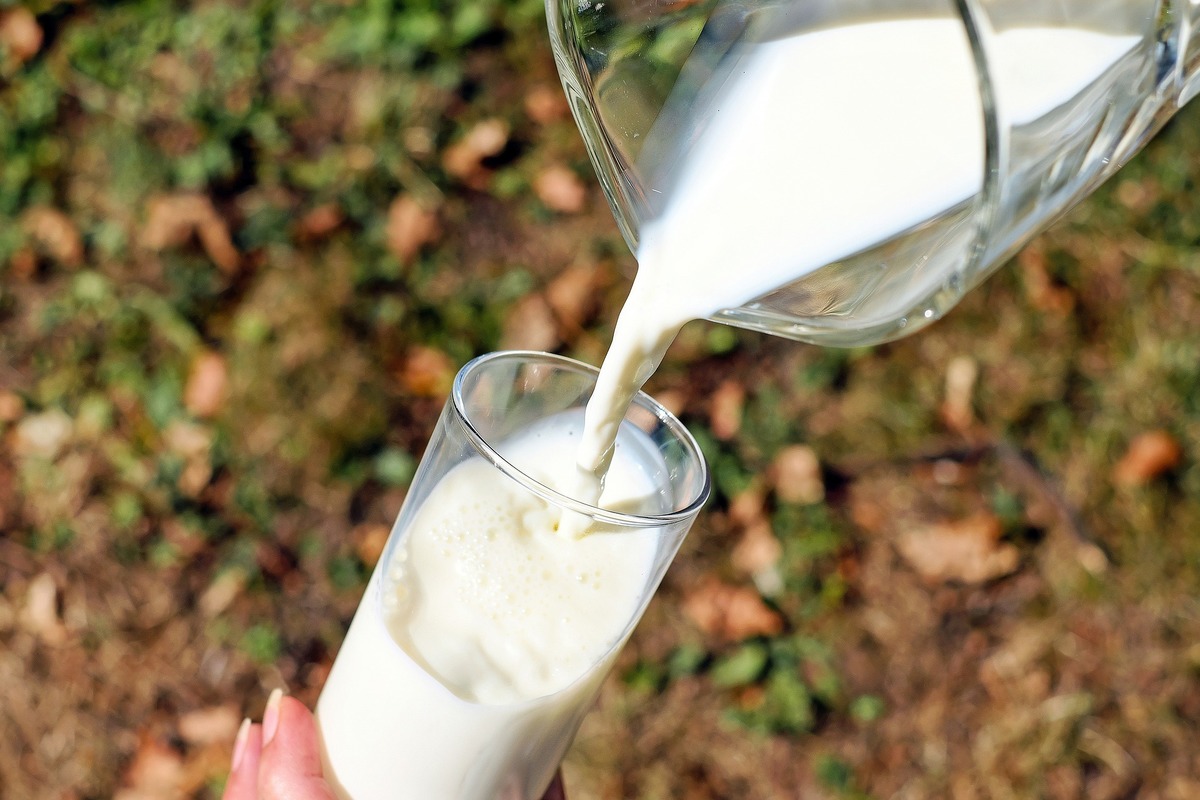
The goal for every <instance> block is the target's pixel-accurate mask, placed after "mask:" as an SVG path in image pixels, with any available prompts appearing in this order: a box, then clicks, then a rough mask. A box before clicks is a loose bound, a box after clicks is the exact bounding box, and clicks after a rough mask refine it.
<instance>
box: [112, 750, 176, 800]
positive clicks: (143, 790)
mask: <svg viewBox="0 0 1200 800" xmlns="http://www.w3.org/2000/svg"><path fill="white" fill-rule="evenodd" d="M183 776H184V768H183V758H182V757H181V756H180V755H179V753H178V752H177V751H176V750H175V749H174V748H172V747H170V746H168V745H166V744H164V743H163V742H160V741H158V740H157V739H154V738H152V737H151V736H150V735H149V734H145V735H143V736H142V739H141V744H140V745H139V746H138V750H137V753H136V754H135V755H134V757H133V762H132V763H131V764H130V765H129V769H128V770H127V771H126V773H125V780H124V785H123V787H122V788H121V789H120V790H119V791H118V792H117V793H116V795H114V800H167V798H176V797H180V796H181V795H182V786H183Z"/></svg>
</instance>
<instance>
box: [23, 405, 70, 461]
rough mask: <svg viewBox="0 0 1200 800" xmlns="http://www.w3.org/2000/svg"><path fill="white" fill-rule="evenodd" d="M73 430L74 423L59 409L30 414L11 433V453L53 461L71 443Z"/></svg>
mask: <svg viewBox="0 0 1200 800" xmlns="http://www.w3.org/2000/svg"><path fill="white" fill-rule="evenodd" d="M74 430H75V423H74V421H73V420H72V419H71V418H70V417H68V416H67V415H66V412H64V411H62V410H61V409H58V408H51V409H48V410H46V411H42V412H40V413H38V414H30V415H28V416H26V417H24V418H23V419H22V420H21V421H20V422H19V423H17V427H16V430H15V431H13V438H12V449H13V453H15V454H16V455H18V456H34V457H37V458H46V459H53V458H55V457H56V456H58V454H59V453H60V452H61V451H62V449H63V448H64V447H66V446H67V443H68V442H70V441H71V436H72V434H73V433H74Z"/></svg>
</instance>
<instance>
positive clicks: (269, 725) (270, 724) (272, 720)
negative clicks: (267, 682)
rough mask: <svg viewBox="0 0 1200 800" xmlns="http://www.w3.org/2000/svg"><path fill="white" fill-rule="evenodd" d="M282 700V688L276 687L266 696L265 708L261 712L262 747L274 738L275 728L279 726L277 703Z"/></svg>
mask: <svg viewBox="0 0 1200 800" xmlns="http://www.w3.org/2000/svg"><path fill="white" fill-rule="evenodd" d="M282 700H283V690H282V689H276V690H275V691H273V692H271V696H270V697H268V698H267V710H266V711H264V712H263V723H262V725H263V747H266V746H267V745H269V744H270V743H271V739H273V738H275V730H276V729H277V728H278V727H279V703H280V701H282Z"/></svg>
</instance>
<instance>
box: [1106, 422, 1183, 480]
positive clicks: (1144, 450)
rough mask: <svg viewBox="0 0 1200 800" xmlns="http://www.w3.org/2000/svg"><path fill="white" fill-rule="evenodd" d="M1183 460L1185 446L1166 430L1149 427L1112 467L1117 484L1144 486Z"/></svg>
mask: <svg viewBox="0 0 1200 800" xmlns="http://www.w3.org/2000/svg"><path fill="white" fill-rule="evenodd" d="M1182 460H1183V448H1182V447H1180V446H1179V442H1178V441H1176V439H1175V437H1173V436H1172V435H1171V434H1169V433H1167V432H1166V431H1162V430H1157V431H1146V432H1145V433H1140V434H1138V435H1137V436H1135V437H1133V441H1131V442H1130V443H1129V449H1127V450H1126V451H1125V455H1123V456H1121V460H1120V461H1118V462H1117V464H1116V466H1115V467H1113V478H1112V479H1113V483H1115V484H1116V485H1117V486H1142V485H1144V484H1147V483H1149V482H1150V481H1152V480H1154V479H1155V478H1157V477H1158V476H1159V475H1162V474H1163V473H1164V472H1168V471H1170V470H1172V469H1174V468H1175V467H1177V466H1179V463H1180V462H1181V461H1182Z"/></svg>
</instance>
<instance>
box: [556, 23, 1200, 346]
mask: <svg viewBox="0 0 1200 800" xmlns="http://www.w3.org/2000/svg"><path fill="white" fill-rule="evenodd" d="M547 16H548V20H549V27H550V37H551V41H552V44H553V47H554V54H555V59H556V61H557V64H558V67H559V72H560V74H561V77H562V81H563V86H564V88H565V90H566V93H567V96H568V99H569V102H570V106H571V109H572V112H573V114H574V116H575V119H576V121H577V123H578V124H579V128H580V131H581V132H582V134H583V138H584V141H585V143H586V144H587V147H588V150H589V153H590V155H591V158H592V162H593V164H594V166H595V168H596V172H597V175H598V177H599V179H600V183H601V185H602V186H603V188H604V191H605V194H606V196H607V197H608V200H609V202H610V204H611V206H612V209H613V213H614V215H615V217H616V219H617V223H618V225H619V227H620V229H621V231H622V233H623V234H624V236H625V238H626V240H627V242H628V243H629V245H630V247H631V249H633V251H634V252H635V253H637V252H638V247H639V244H640V243H641V241H642V240H643V239H644V237H645V235H646V233H647V231H648V230H651V229H652V228H653V227H654V226H655V225H660V224H665V223H664V220H666V219H667V218H668V216H669V214H671V213H673V209H674V208H675V207H676V206H679V205H684V206H686V204H687V203H689V202H690V203H695V202H705V203H710V204H717V205H716V206H715V209H716V211H717V212H720V211H722V210H727V211H728V213H727V214H725V215H722V214H720V213H712V210H709V211H707V212H706V213H704V214H698V213H690V212H688V211H687V209H686V208H684V210H683V211H682V212H680V213H682V214H683V216H684V217H685V219H684V220H683V221H682V223H681V224H682V227H685V228H686V227H687V224H688V219H686V217H688V216H689V214H690V217H691V220H693V222H692V229H691V230H685V231H684V232H683V233H682V237H683V238H689V237H700V238H701V239H703V241H702V242H701V244H699V245H696V244H695V242H693V245H692V249H693V251H698V252H705V253H716V254H717V257H716V258H714V259H713V260H714V263H718V264H725V265H726V269H727V270H728V272H727V275H728V277H727V278H722V280H725V281H727V283H728V285H729V288H730V291H729V292H728V293H727V296H728V297H729V298H734V299H733V300H732V301H731V302H730V304H729V305H728V306H727V307H724V308H721V309H719V310H717V311H715V312H714V313H713V314H712V316H711V319H713V320H715V321H717V322H724V323H728V324H732V325H737V326H741V327H746V328H752V329H757V330H762V331H765V332H767V333H772V334H777V335H781V336H786V337H790V338H794V339H800V340H804V341H810V342H815V343H819V344H828V345H845V346H856V345H864V344H872V343H877V342H881V341H885V340H888V339H894V338H898V337H900V336H903V335H906V334H908V333H912V332H914V331H916V330H918V329H919V328H921V327H923V326H925V325H927V324H929V323H930V322H931V321H933V320H935V319H937V318H939V317H940V316H942V315H943V314H944V313H945V312H946V311H947V310H949V309H950V308H951V307H952V306H954V305H955V304H956V303H957V302H958V301H959V299H960V298H961V297H962V295H963V294H964V293H965V292H966V291H967V290H968V289H970V288H971V287H973V286H975V285H976V284H978V283H979V282H980V281H982V280H983V278H984V277H986V276H987V275H988V274H990V273H991V272H992V271H993V270H994V269H996V268H997V267H998V266H999V265H1000V264H1001V263H1002V262H1003V261H1004V260H1005V259H1007V258H1008V257H1009V256H1010V255H1011V254H1013V253H1014V252H1015V250H1016V249H1018V248H1019V247H1020V246H1021V245H1022V244H1024V243H1026V242H1028V241H1029V239H1030V238H1032V237H1033V236H1034V235H1035V234H1036V233H1038V232H1040V231H1041V230H1043V229H1044V228H1045V227H1047V226H1048V225H1049V224H1051V223H1052V222H1053V221H1055V220H1056V219H1057V218H1058V217H1059V216H1061V215H1062V214H1063V213H1064V212H1065V211H1067V210H1068V209H1069V208H1071V207H1072V206H1074V205H1075V204H1076V203H1077V202H1078V201H1079V200H1080V199H1081V198H1083V197H1085V196H1086V195H1088V194H1089V193H1090V192H1092V191H1093V190H1094V189H1095V188H1096V187H1097V186H1098V185H1099V184H1100V183H1101V182H1102V181H1104V180H1105V179H1106V178H1107V177H1109V176H1110V175H1111V174H1112V173H1113V172H1115V171H1116V170H1117V169H1118V167H1120V166H1121V165H1122V164H1123V163H1125V162H1126V161H1127V160H1128V159H1129V158H1130V157H1132V156H1133V154H1134V153H1136V152H1137V151H1138V150H1139V149H1140V148H1141V146H1142V145H1143V144H1144V143H1145V142H1146V141H1147V140H1148V139H1149V138H1150V137H1151V136H1152V135H1153V134H1154V133H1155V132H1156V131H1157V130H1158V129H1159V128H1160V127H1161V126H1162V125H1163V124H1164V123H1165V122H1166V121H1167V120H1168V119H1169V118H1170V117H1171V115H1172V114H1174V113H1175V111H1176V110H1177V109H1178V108H1179V107H1180V106H1181V105H1182V104H1183V103H1185V102H1187V101H1188V100H1189V99H1191V98H1192V97H1193V96H1194V95H1195V94H1196V93H1197V91H1200V70H1198V69H1197V67H1198V65H1200V36H1197V35H1196V33H1195V31H1196V29H1197V27H1198V25H1200V2H1198V0H1166V1H1164V0H698V1H697V0H675V2H670V1H669V0H668V2H649V0H547ZM934 29H936V31H935V30H934ZM935 39H936V41H935ZM781 46H783V47H786V48H788V49H790V51H791V53H792V55H789V56H787V57H786V58H777V56H778V54H779V52H780V51H781ZM768 52H770V53H771V55H769V56H767V55H764V54H765V53H768ZM769 58H773V59H776V60H777V61H778V62H779V63H781V64H787V65H790V67H781V68H780V70H778V71H777V74H775V75H774V79H775V80H777V81H781V82H784V83H785V84H786V86H787V87H788V91H786V92H784V93H782V94H781V93H776V94H774V95H771V96H770V99H769V100H768V102H771V103H775V104H780V103H782V104H788V105H789V109H788V111H789V113H790V117H789V118H788V121H786V122H777V120H779V119H782V118H783V116H782V115H779V114H775V115H774V116H764V117H763V118H764V119H771V120H776V121H772V122H769V123H762V124H760V121H758V120H756V121H755V122H754V123H753V125H757V126H758V127H759V129H760V130H761V128H762V127H764V125H768V126H769V125H775V124H779V125H786V126H787V130H786V131H783V132H776V133H775V134H773V135H778V136H785V137H786V141H787V142H788V143H789V145H790V146H789V147H787V148H778V149H773V150H772V149H769V148H768V149H767V150H763V151H762V152H744V151H750V150H755V148H756V147H757V145H756V144H755V142H757V141H758V140H757V139H754V138H753V137H750V138H747V139H746V142H747V144H745V145H736V144H730V142H731V141H733V140H723V143H722V146H719V147H717V146H708V143H707V140H706V135H707V134H708V132H709V131H712V130H718V129H725V128H728V127H729V126H730V125H731V124H733V123H731V122H730V120H729V119H728V117H729V115H731V114H739V113H742V111H741V110H739V109H743V108H744V107H745V104H743V103H742V102H741V100H742V98H743V97H744V96H745V95H746V93H749V92H753V91H758V89H756V88H755V87H754V86H753V85H751V84H752V83H753V82H752V81H751V82H749V83H748V82H747V79H746V77H745V76H746V74H747V72H750V73H755V70H758V69H760V66H761V64H762V63H764V60H766V59H769ZM789 59H790V60H789ZM760 71H761V70H760ZM753 125H752V126H751V127H753ZM760 149H761V148H760ZM731 164H733V165H736V166H735V167H733V169H734V170H735V171H736V170H746V171H753V172H757V173H760V175H758V176H757V178H756V179H751V180H747V179H746V176H740V177H739V181H740V187H739V185H735V184H736V183H737V182H734V181H730V182H728V184H727V185H726V184H723V183H722V182H721V181H720V180H717V179H713V180H712V181H711V182H710V184H704V182H703V181H700V182H691V183H687V184H686V188H685V189H684V190H682V191H680V192H678V193H677V192H676V191H675V190H676V189H677V188H679V186H680V185H681V183H680V181H681V176H684V175H686V174H688V173H689V171H690V172H695V171H697V170H699V171H710V172H713V173H714V174H715V173H716V172H717V171H719V169H718V168H721V167H724V168H727V169H728V168H729V165H731ZM742 164H744V165H745V166H742ZM745 187H752V188H751V189H748V190H745V191H743V189H744V188H745ZM760 187H769V189H770V191H772V192H775V193H777V194H778V196H779V197H780V198H781V199H780V200H779V202H775V203H773V204H767V203H762V202H759V201H758V199H757V198H756V197H755V196H754V194H756V193H760V192H761V191H763V190H762V189H761V188H760ZM697 196H702V197H705V198H707V199H703V200H700V201H697V200H696V197H697ZM746 209H753V212H752V213H750V212H746V211H745V210H746ZM722 217H724V219H723V220H722ZM701 219H703V220H705V221H703V222H701V221H700V220H701ZM713 219H717V220H722V221H721V222H719V223H716V224H714V223H712V222H711V221H710V220H713ZM679 235H680V234H679V232H678V231H677V232H676V238H679ZM704 237H707V238H704ZM763 238H770V239H771V240H772V241H771V243H770V246H769V247H767V246H763V245H761V243H758V242H757V241H752V240H759V239H763ZM756 246H757V247H759V249H761V250H763V252H770V253H771V254H779V253H786V254H787V259H788V260H787V261H786V263H784V264H783V265H782V267H781V269H780V270H779V272H778V275H779V277H778V279H777V280H773V281H772V282H771V283H770V284H769V285H766V286H762V287H759V289H758V290H756V292H755V294H754V295H753V296H751V297H745V298H743V297H739V296H738V295H737V292H736V290H737V288H738V284H739V282H741V281H744V280H745V278H744V275H745V274H746V272H747V268H748V267H749V268H751V270H750V271H753V268H754V267H755V266H756V265H755V264H747V263H746V260H747V259H750V258H754V257H755V256H754V255H753V253H754V250H755V247H756Z"/></svg>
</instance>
